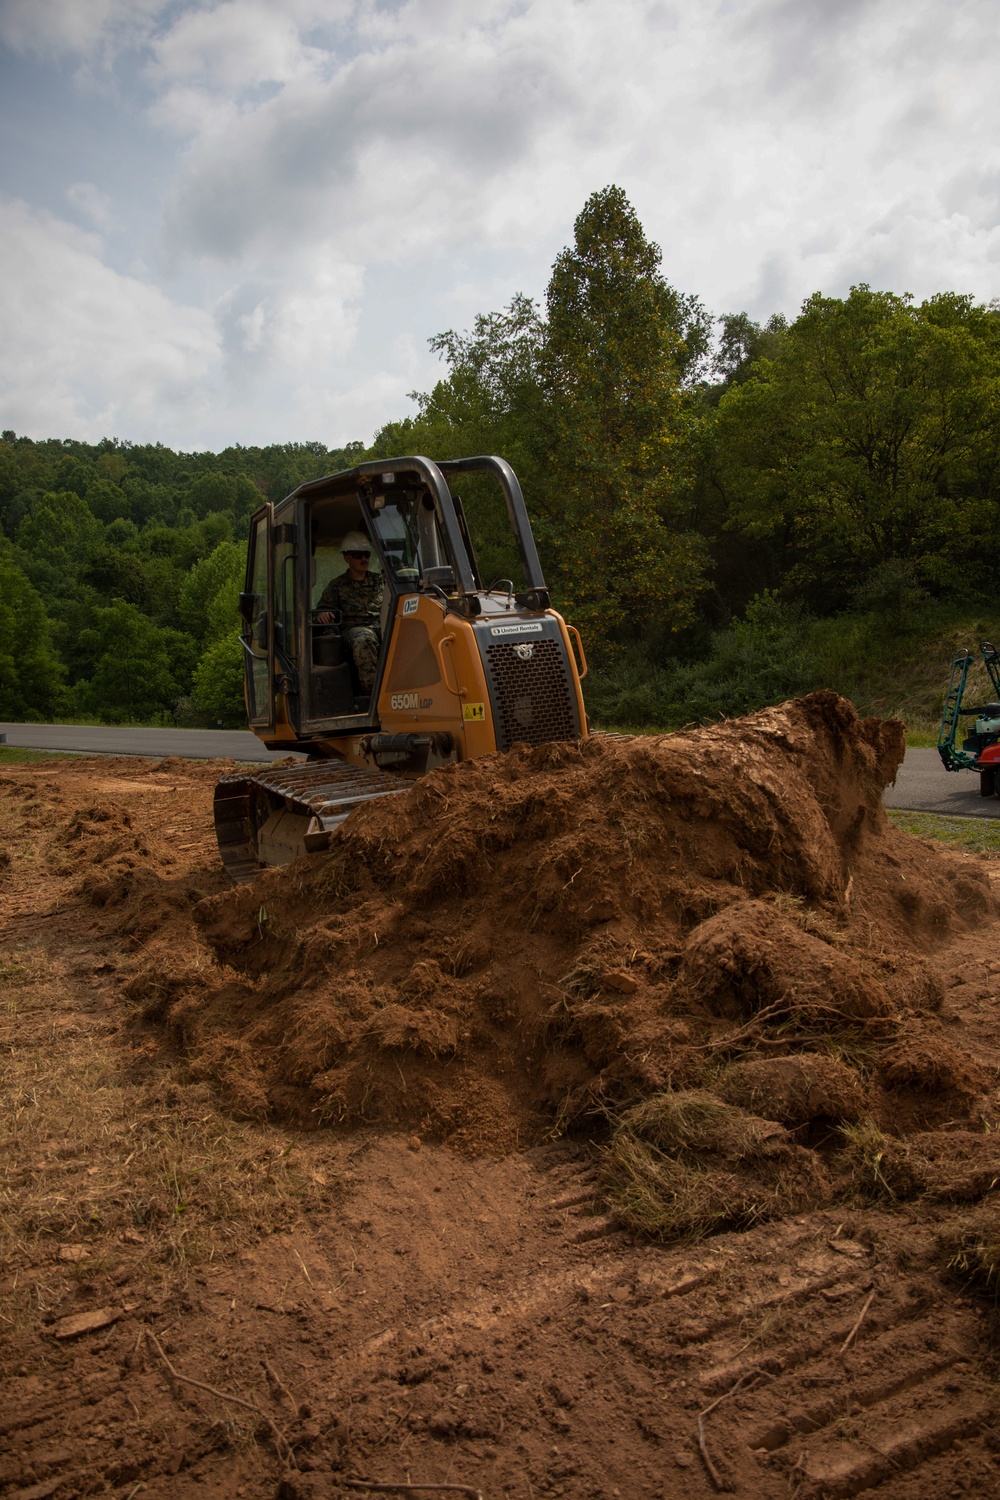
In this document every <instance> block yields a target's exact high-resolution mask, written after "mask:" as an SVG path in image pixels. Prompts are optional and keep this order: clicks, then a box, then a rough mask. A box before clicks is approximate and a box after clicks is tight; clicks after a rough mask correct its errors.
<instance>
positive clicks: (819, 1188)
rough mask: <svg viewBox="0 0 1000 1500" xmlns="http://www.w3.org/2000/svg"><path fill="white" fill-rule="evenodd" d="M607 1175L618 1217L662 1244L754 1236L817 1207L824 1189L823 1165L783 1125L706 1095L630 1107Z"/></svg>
mask: <svg viewBox="0 0 1000 1500" xmlns="http://www.w3.org/2000/svg"><path fill="white" fill-rule="evenodd" d="M601 1177H602V1186H603V1190H604V1194H605V1197H606V1198H607V1201H608V1204H609V1206H610V1207H611V1209H612V1212H613V1213H614V1214H615V1216H616V1218H617V1219H618V1220H619V1221H620V1222H621V1223H622V1224H624V1225H626V1226H627V1227H628V1228H630V1229H634V1230H637V1231H639V1232H641V1233H643V1234H649V1235H653V1236H655V1237H656V1238H658V1239H663V1240H695V1239H702V1238H704V1237H705V1236H707V1235H710V1234H717V1233H718V1232H719V1231H720V1230H723V1229H747V1228H749V1227H750V1226H751V1225H753V1224H756V1223H759V1222H760V1221H761V1220H763V1219H769V1218H773V1217H774V1216H775V1215H776V1214H782V1213H786V1212H789V1211H798V1210H800V1209H802V1208H804V1207H807V1206H811V1204H813V1203H814V1202H817V1201H820V1200H821V1199H822V1197H823V1195H824V1188H825V1183H824V1181H823V1179H822V1172H821V1169H820V1168H819V1167H818V1164H817V1163H815V1162H814V1161H813V1159H812V1157H811V1156H810V1153H808V1152H805V1151H802V1150H800V1149H799V1148H797V1147H794V1146H791V1145H790V1144H789V1143H788V1138H787V1136H786V1134H785V1132H784V1131H783V1130H782V1129H781V1128H780V1126H776V1125H774V1124H772V1123H771V1122H770V1121H767V1120H761V1119H758V1118H757V1117H756V1116H755V1115H750V1114H747V1113H746V1112H745V1111H743V1110H741V1109H738V1108H735V1107H734V1106H733V1105H730V1104H726V1103H724V1102H723V1101H722V1100H721V1099H718V1098H716V1097H715V1096H714V1095H713V1094H710V1093H707V1092H705V1091H702V1090H690V1091H687V1092H678V1093H673V1094H656V1095H654V1096H653V1097H652V1098H649V1099H646V1100H644V1101H643V1103H641V1104H639V1105H637V1106H636V1107H635V1108H634V1109H631V1110H629V1111H628V1113H627V1114H625V1115H624V1116H623V1117H622V1118H621V1120H620V1121H619V1124H618V1126H617V1128H616V1130H615V1133H614V1135H613V1136H612V1139H611V1143H610V1145H609V1146H608V1148H607V1150H606V1152H605V1155H604V1162H603V1167H602V1173H601Z"/></svg>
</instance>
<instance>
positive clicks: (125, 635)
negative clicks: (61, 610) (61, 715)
mask: <svg viewBox="0 0 1000 1500" xmlns="http://www.w3.org/2000/svg"><path fill="white" fill-rule="evenodd" d="M95 621H96V623H95V629H94V631H93V635H94V637H95V639H94V642H93V646H94V653H93V654H94V658H95V661H96V666H95V669H94V674H93V676H92V678H91V680H90V682H89V684H88V685H87V687H86V690H85V692H84V693H83V694H82V695H81V696H82V697H83V700H84V703H85V704H86V706H87V707H88V708H89V709H91V710H93V711H94V712H96V713H97V714H99V716H100V717H101V719H102V720H103V721H104V722H105V723H108V724H121V723H127V722H129V721H144V720H145V721H149V720H160V721H162V720H163V719H164V717H165V716H166V715H168V714H169V713H170V711H171V710H172V709H173V706H174V704H175V703H176V701H177V698H178V696H179V695H180V692H181V689H182V687H183V685H184V683H185V682H186V681H190V677H191V670H192V667H193V665H194V663H193V655H194V652H193V649H192V646H193V643H192V641H191V638H190V636H187V635H184V634H183V633H182V632H181V631H178V630H158V629H157V628H156V627H155V626H154V625H153V624H152V623H151V621H150V620H148V619H147V618H146V616H145V615H143V614H142V613H141V611H139V610H138V609H136V607H135V605H133V604H128V603H126V602H125V600H123V599H116V600H115V602H114V603H113V604H111V605H109V606H108V607H107V608H106V609H98V610H97V611H96V612H95Z"/></svg>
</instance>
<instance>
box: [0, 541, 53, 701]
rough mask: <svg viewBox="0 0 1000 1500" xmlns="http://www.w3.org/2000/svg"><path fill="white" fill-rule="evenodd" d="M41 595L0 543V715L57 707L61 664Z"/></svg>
mask: <svg viewBox="0 0 1000 1500" xmlns="http://www.w3.org/2000/svg"><path fill="white" fill-rule="evenodd" d="M51 635H52V630H51V626H50V624H49V621H48V619H47V617H46V614H45V606H44V604H43V602H42V599H41V596H40V595H39V594H38V592H37V591H36V590H35V589H34V588H32V586H31V584H30V583H29V581H28V579H27V577H26V576H25V574H24V572H23V571H22V570H21V569H20V568H19V567H18V565H17V563H16V562H15V560H14V558H13V557H12V555H11V554H10V551H9V550H3V549H2V548H0V719H8V720H12V721H15V722H16V721H24V720H36V721H37V720H45V719H47V718H49V717H51V715H52V714H53V713H56V712H58V710H59V707H60V699H61V690H62V677H63V671H62V666H61V664H60V662H59V659H58V657H57V656H56V654H55V652H54V650H53V648H52V639H51Z"/></svg>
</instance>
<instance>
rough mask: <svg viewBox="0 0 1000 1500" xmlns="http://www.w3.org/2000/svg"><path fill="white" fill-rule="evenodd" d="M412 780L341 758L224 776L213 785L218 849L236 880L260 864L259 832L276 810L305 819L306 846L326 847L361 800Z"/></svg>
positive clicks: (248, 876) (399, 789) (388, 792)
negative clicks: (333, 834) (351, 763)
mask: <svg viewBox="0 0 1000 1500" xmlns="http://www.w3.org/2000/svg"><path fill="white" fill-rule="evenodd" d="M412 785H413V783H412V781H409V780H407V779H406V778H405V777H403V776H394V775H392V774H391V773H389V772H386V771H365V770H360V769H359V768H358V767H357V766H350V765H345V764H343V763H342V762H340V761H331V760H325V761H321V762H319V763H313V764H307V765H298V766H283V767H282V768H281V769H280V770H276V771H261V772H259V773H257V774H249V775H248V774H247V773H246V772H238V773H237V774H235V775H232V776H223V777H222V779H221V780H220V781H219V782H218V784H217V786H216V788H215V807H214V811H215V832H216V837H217V838H218V840H219V853H220V855H221V856H222V863H223V864H224V865H225V867H226V870H227V871H228V873H229V875H230V876H231V878H232V879H233V880H234V881H235V883H236V884H237V885H243V884H245V883H246V882H247V881H248V880H252V879H253V878H254V876H255V875H256V874H257V872H258V871H259V870H260V868H261V864H262V861H261V859H260V856H259V850H258V846H257V834H258V831H259V830H260V829H261V828H262V827H263V825H264V823H266V822H267V820H268V818H269V817H270V816H271V815H272V813H274V812H278V811H281V810H284V811H286V812H290V813H293V814H296V815H298V816H300V817H303V818H304V819H306V820H307V822H306V827H307V829H308V831H307V832H306V834H305V835H304V844H305V849H306V851H307V852H312V851H314V850H318V849H325V848H326V846H327V844H328V843H329V841H330V835H331V834H332V833H333V832H334V830H335V829H337V828H339V827H340V825H341V823H343V821H344V819H345V818H346V817H347V816H348V814H349V813H351V812H353V811H354V809H355V808H356V807H358V806H360V804H361V803H362V802H371V801H372V800H373V799H374V798H376V797H391V796H395V795H397V794H398V793H400V792H406V791H409V790H410V788H411V787H412Z"/></svg>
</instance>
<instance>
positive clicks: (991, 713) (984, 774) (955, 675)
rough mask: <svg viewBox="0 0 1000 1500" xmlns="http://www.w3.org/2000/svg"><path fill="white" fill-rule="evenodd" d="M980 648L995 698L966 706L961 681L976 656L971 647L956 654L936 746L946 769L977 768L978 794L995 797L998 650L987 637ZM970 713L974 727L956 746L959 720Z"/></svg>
mask: <svg viewBox="0 0 1000 1500" xmlns="http://www.w3.org/2000/svg"><path fill="white" fill-rule="evenodd" d="M980 650H981V651H982V656H983V664H984V666H985V667H986V672H987V675H988V676H989V679H990V682H991V684H992V686H993V693H994V697H995V700H996V701H995V702H992V703H980V704H978V705H976V706H975V707H971V706H970V707H966V705H965V702H964V697H965V683H966V679H967V678H968V675H969V668H970V667H971V666H972V664H973V662H974V661H975V659H976V658H975V656H974V655H973V653H972V652H971V651H963V653H962V654H961V656H956V657H955V660H954V661H953V662H952V664H951V678H950V680H949V682H948V691H947V693H946V694H945V700H944V710H943V712H942V714H941V727H940V729H939V730H938V742H937V747H938V754H939V755H940V757H941V760H942V762H943V763H944V768H945V770H946V771H978V772H979V792H980V796H983V797H995V796H997V794H998V786H997V773H998V772H1000V651H997V649H996V648H995V647H994V646H991V645H990V643H989V641H983V644H982V646H981V648H980ZM972 714H975V716H976V722H975V727H974V728H973V729H970V730H968V731H967V733H966V735H965V737H964V739H963V740H962V748H961V749H959V748H958V746H957V745H956V743H955V741H956V739H957V738H958V726H959V721H960V719H962V718H965V717H968V716H969V715H972Z"/></svg>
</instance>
